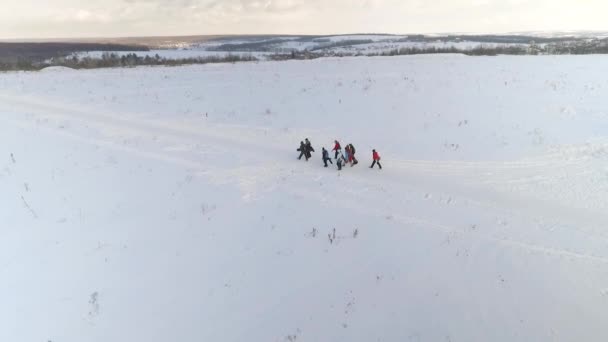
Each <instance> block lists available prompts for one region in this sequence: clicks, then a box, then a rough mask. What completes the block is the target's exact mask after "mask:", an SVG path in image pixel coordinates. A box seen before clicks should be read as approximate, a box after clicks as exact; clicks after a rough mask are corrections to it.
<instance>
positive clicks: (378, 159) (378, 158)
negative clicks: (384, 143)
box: [369, 150, 382, 170]
mask: <svg viewBox="0 0 608 342" xmlns="http://www.w3.org/2000/svg"><path fill="white" fill-rule="evenodd" d="M372 158H374V162H373V163H372V166H370V167H369V168H370V169H373V168H374V165H376V164H378V167H379V168H380V170H382V165H380V155H379V154H378V152H376V150H372Z"/></svg>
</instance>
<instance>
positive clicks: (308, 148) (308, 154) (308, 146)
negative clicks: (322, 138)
mask: <svg viewBox="0 0 608 342" xmlns="http://www.w3.org/2000/svg"><path fill="white" fill-rule="evenodd" d="M304 145H305V149H306V154H305V155H304V156H305V157H306V161H308V159H310V157H312V155H311V153H312V152H314V151H315V149H314V148H313V147H312V145H311V144H310V141H309V140H308V138H306V139H304Z"/></svg>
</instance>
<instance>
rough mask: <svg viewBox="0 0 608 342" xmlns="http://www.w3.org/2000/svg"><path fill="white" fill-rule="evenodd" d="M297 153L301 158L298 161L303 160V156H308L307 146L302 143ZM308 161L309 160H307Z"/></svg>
mask: <svg viewBox="0 0 608 342" xmlns="http://www.w3.org/2000/svg"><path fill="white" fill-rule="evenodd" d="M296 151H298V152H300V156H299V157H298V160H301V159H302V156H305V155H306V145H305V144H304V142H303V141H300V148H298V149H297V150H296ZM306 159H308V158H306Z"/></svg>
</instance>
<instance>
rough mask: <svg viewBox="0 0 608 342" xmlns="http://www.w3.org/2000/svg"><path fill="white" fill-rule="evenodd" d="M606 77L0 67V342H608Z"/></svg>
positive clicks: (341, 63) (585, 71) (388, 63)
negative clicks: (347, 162) (353, 151)
mask: <svg viewBox="0 0 608 342" xmlns="http://www.w3.org/2000/svg"><path fill="white" fill-rule="evenodd" d="M606 68H608V60H606V59H605V58H604V57H599V56H585V57H575V56H563V57H476V58H472V57H464V56H461V55H442V56H439V55H434V56H412V57H390V58H383V57H378V58H365V57H361V58H342V59H316V60H312V61H288V62H260V63H239V64H216V65H204V66H189V67H179V68H164V67H156V68H133V69H103V70H83V71H74V70H59V69H54V70H47V71H45V72H38V73H5V74H0V136H1V137H2V140H1V141H2V143H1V144H0V190H1V191H0V208H2V210H0V223H1V224H0V279H2V281H1V282H0V303H2V305H1V306H0V321H1V322H2V329H0V340H1V341H53V342H72V341H73V342H80V341H100V342H101V341H193V342H194V341H605V340H606V339H607V338H608V328H607V327H606V325H605V318H606V314H605V308H606V305H607V304H608V232H607V231H606V222H608V214H606V212H607V209H608V197H607V196H606V192H607V191H608V182H607V178H606V171H607V168H606V163H607V162H608V139H606V137H605V136H606V132H607V131H608V109H607V106H606V97H605V93H606V91H605V90H606V89H607V88H608V81H607V80H606V78H605V76H604V73H602V72H601V70H605V69H606ZM306 137H308V138H310V140H311V141H312V143H313V145H314V147H315V148H316V151H317V152H316V153H315V154H314V156H313V159H312V160H310V161H308V162H305V161H300V160H297V159H296V157H297V152H296V148H297V147H298V143H299V141H300V140H302V139H304V138H306ZM334 139H339V140H340V141H341V142H342V143H343V144H346V143H353V144H354V145H355V146H356V147H357V156H358V158H359V160H360V164H359V165H357V166H355V167H352V168H351V167H347V168H346V169H345V170H343V171H341V172H338V171H337V170H336V169H335V166H333V167H330V168H323V167H322V163H321V160H320V150H321V147H322V146H325V147H326V148H331V145H332V142H333V140H334ZM373 148H375V149H377V150H378V152H379V153H380V154H381V155H382V163H383V166H384V169H383V170H382V171H380V170H378V169H373V170H372V169H369V168H368V165H369V164H370V163H371V150H372V149H373Z"/></svg>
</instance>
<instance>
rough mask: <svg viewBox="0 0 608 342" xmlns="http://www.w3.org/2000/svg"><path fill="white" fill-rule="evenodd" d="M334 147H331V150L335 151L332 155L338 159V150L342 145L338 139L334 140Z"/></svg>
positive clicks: (340, 149) (339, 150)
mask: <svg viewBox="0 0 608 342" xmlns="http://www.w3.org/2000/svg"><path fill="white" fill-rule="evenodd" d="M334 143H335V145H334V148H333V149H332V151H336V155H335V156H334V159H338V154H340V152H342V146H340V143H339V142H338V140H334Z"/></svg>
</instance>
